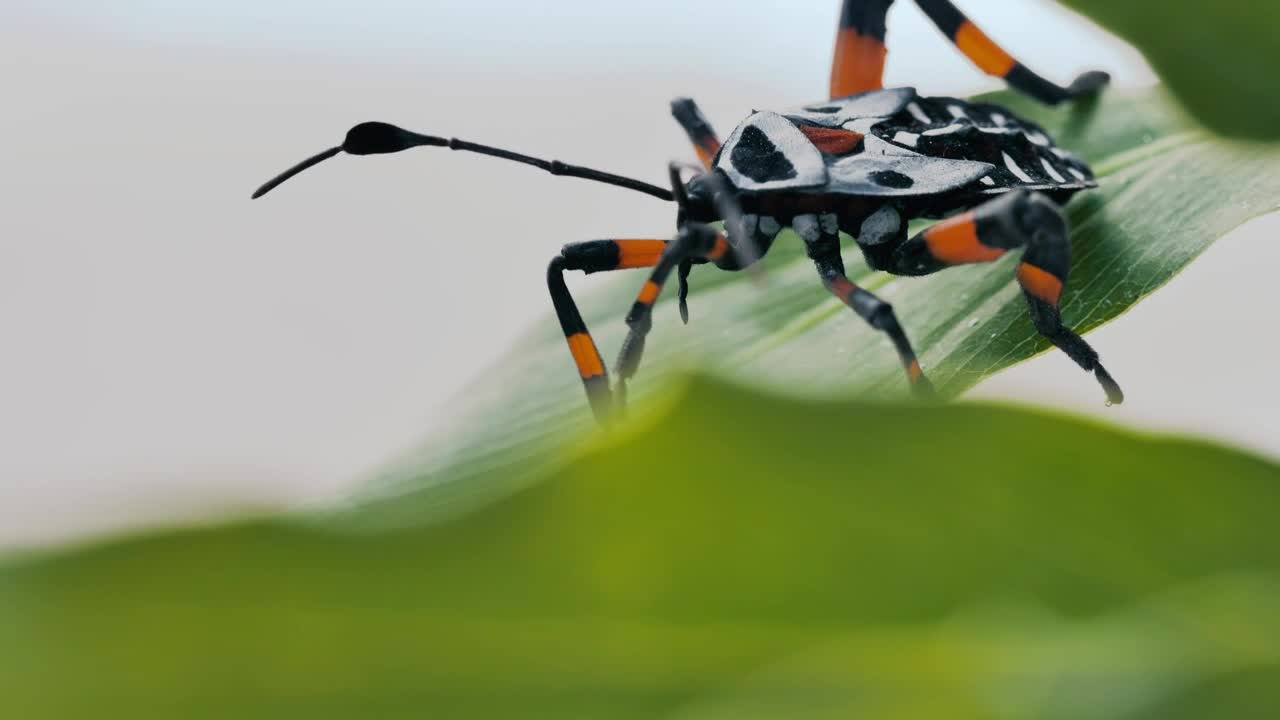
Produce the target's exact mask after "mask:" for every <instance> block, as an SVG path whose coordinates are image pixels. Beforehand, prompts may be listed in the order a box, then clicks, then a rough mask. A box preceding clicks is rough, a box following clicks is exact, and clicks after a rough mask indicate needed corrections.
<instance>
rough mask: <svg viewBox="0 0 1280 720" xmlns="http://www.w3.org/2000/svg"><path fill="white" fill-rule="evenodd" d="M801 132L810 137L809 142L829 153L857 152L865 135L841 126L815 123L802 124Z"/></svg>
mask: <svg viewBox="0 0 1280 720" xmlns="http://www.w3.org/2000/svg"><path fill="white" fill-rule="evenodd" d="M798 127H799V128H800V132H802V133H804V136H805V137H807V138H809V142H811V143H813V145H814V147H816V148H818V149H819V150H821V151H822V152H824V153H827V154H828V155H849V154H850V153H854V152H857V151H858V149H859V148H860V147H861V145H862V139H863V137H865V136H864V135H863V134H862V133H856V132H853V131H852V130H843V129H841V128H825V127H817V126H814V125H800V126H798Z"/></svg>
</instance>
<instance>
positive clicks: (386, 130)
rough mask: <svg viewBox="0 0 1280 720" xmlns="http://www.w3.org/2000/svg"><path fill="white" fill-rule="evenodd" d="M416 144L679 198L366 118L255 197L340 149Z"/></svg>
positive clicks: (365, 151)
mask: <svg viewBox="0 0 1280 720" xmlns="http://www.w3.org/2000/svg"><path fill="white" fill-rule="evenodd" d="M415 147H447V148H449V149H450V150H462V151H465V152H473V153H478V154H481V155H489V156H490V157H496V158H502V159H503V160H511V161H513V162H518V163H523V164H525V165H532V166H534V167H536V168H539V169H542V170H545V171H546V172H549V173H551V174H552V175H564V176H566V177H576V178H582V179H583V180H593V181H595V182H600V183H605V184H606V185H613V186H615V187H622V188H626V189H628V190H635V191H637V192H642V193H645V194H646V195H652V196H653V197H656V198H658V199H659V200H666V201H668V202H670V201H671V200H674V199H675V196H674V195H672V193H671V191H670V190H668V189H666V188H663V187H659V186H657V185H650V184H649V183H647V182H643V181H641V180H635V179H633V178H629V177H624V176H622V175H615V174H613V173H607V172H604V171H602V170H594V169H592V168H588V167H582V166H579V165H569V164H567V163H562V162H560V161H559V160H543V159H541V158H536V157H532V156H530V155H522V154H520V153H517V152H512V151H510V150H503V149H502V148H496V147H490V146H488V145H481V144H479V143H473V142H469V141H466V140H459V139H458V138H443V137H436V136H434V135H422V134H420V133H416V132H412V131H410V130H405V129H403V128H399V127H396V126H395V125H390V124H388V123H384V122H366V123H361V124H359V125H356V126H355V127H353V128H351V129H350V130H349V131H347V137H346V139H345V140H343V142H342V144H341V145H339V146H337V147H333V148H329V149H328V150H325V151H324V152H322V153H319V154H317V155H313V156H311V157H309V158H307V159H306V160H303V161H302V162H300V163H298V164H297V165H294V166H293V167H291V168H289V169H288V170H285V171H284V172H282V173H280V174H279V175H277V176H275V177H274V178H271V179H270V180H268V181H267V182H266V183H264V184H263V185H262V187H260V188H258V189H257V191H255V192H254V193H253V198H254V199H255V200H256V199H258V198H260V197H262V196H263V195H266V194H267V193H269V192H271V191H272V190H274V189H276V188H277V187H278V186H279V185H280V184H281V183H283V182H284V181H286V180H288V179H289V178H291V177H293V176H294V175H297V174H298V173H300V172H302V171H303V170H306V169H307V168H310V167H312V166H315V165H318V164H319V163H321V162H324V161H325V160H328V159H329V158H331V157H333V156H335V155H337V154H339V153H343V152H345V153H347V154H348V155H383V154H387V153H396V152H400V151H402V150H408V149H410V148H415Z"/></svg>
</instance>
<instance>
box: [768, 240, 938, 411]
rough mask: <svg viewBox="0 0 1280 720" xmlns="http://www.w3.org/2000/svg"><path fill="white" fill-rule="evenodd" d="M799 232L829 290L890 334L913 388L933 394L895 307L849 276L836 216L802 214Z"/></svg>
mask: <svg viewBox="0 0 1280 720" xmlns="http://www.w3.org/2000/svg"><path fill="white" fill-rule="evenodd" d="M791 226H792V228H794V229H795V231H796V234H797V235H799V236H800V237H801V239H803V240H804V244H805V251H806V252H807V253H808V255H809V259H811V260H813V264H814V266H815V267H816V268H817V270H818V275H819V276H820V277H821V278H822V284H823V286H824V287H826V289H827V292H829V293H831V294H832V295H834V296H836V297H837V298H839V299H840V302H843V303H844V304H845V305H848V306H849V309H850V310H853V311H854V312H855V313H857V315H858V317H860V318H862V319H863V320H866V321H867V323H868V324H870V325H871V327H873V328H875V329H876V330H879V331H880V332H883V333H884V334H885V335H887V336H889V340H890V341H891V342H892V343H893V347H894V349H895V350H897V351H898V358H899V359H900V360H901V361H902V368H903V370H905V371H906V373H907V382H909V383H910V384H911V389H912V390H914V391H915V392H916V394H918V395H919V396H921V397H925V398H931V397H933V385H932V384H931V383H930V382H929V379H928V378H926V377H925V376H924V372H923V371H922V370H921V369H920V360H919V359H918V358H917V357H916V351H915V350H914V349H913V348H912V347H911V341H910V340H908V339H907V334H906V332H904V331H903V329H902V326H901V325H900V324H899V323H898V317H897V315H895V314H894V312H893V306H891V305H889V303H887V302H885V301H883V300H881V299H880V298H878V297H876V296H875V295H873V294H872V293H871V292H870V291H868V290H865V289H863V288H861V287H858V286H857V285H855V284H854V283H853V281H852V280H850V279H849V277H848V276H847V275H845V270H844V258H842V257H841V256H840V232H839V229H838V227H837V224H836V217H835V216H834V215H827V216H817V215H801V216H798V217H796V218H795V219H794V220H792V222H791Z"/></svg>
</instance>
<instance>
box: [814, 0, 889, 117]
mask: <svg viewBox="0 0 1280 720" xmlns="http://www.w3.org/2000/svg"><path fill="white" fill-rule="evenodd" d="M890 5H893V0H844V5H843V6H842V7H841V9H840V29H839V30H838V31H837V32H836V48H835V54H834V57H833V58H832V60H831V94H830V97H831V98H832V99H836V98H842V97H848V96H849V95H856V94H858V93H861V92H867V91H868V90H879V89H880V88H882V87H884V61H885V58H886V57H887V56H888V53H889V51H888V50H887V49H886V47H885V17H886V16H887V15H888V14H889V6H890Z"/></svg>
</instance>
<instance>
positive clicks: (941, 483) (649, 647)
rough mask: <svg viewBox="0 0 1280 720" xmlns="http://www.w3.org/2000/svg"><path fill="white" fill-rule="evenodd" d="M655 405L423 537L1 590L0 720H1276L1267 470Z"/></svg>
mask: <svg viewBox="0 0 1280 720" xmlns="http://www.w3.org/2000/svg"><path fill="white" fill-rule="evenodd" d="M649 408H650V409H649V410H648V411H646V413H645V414H644V416H643V417H640V418H636V419H635V421H634V422H632V423H631V424H630V425H628V426H627V427H626V428H623V429H622V431H621V432H617V433H614V434H612V435H610V436H605V437H602V438H599V439H597V440H596V441H594V442H593V443H592V444H590V445H589V446H588V447H587V448H585V450H582V451H581V452H576V453H575V454H574V455H572V456H571V457H566V463H565V465H564V466H563V467H562V468H561V469H560V470H559V471H557V472H556V473H554V475H553V476H551V477H549V478H547V479H546V481H545V482H541V483H539V484H537V485H535V486H532V487H529V488H526V489H525V490H523V491H521V492H518V493H515V494H513V495H511V496H510V497H507V498H505V499H503V500H500V501H498V502H495V503H493V504H490V505H488V506H486V507H484V508H482V509H479V510H477V511H475V512H473V513H470V514H468V515H466V516H464V517H460V518H454V519H453V520H450V521H445V522H441V523H438V524H435V525H431V526H426V527H418V528H415V529H412V530H405V531H397V532H386V533H368V534H360V533H356V534H342V533H335V532H333V531H332V530H331V529H330V530H326V529H321V528H316V527H306V526H299V525H297V524H287V523H271V522H261V523H254V524H246V525H240V526H236V527H225V528H217V529H205V530H188V531H181V532H170V533H163V534H157V535H152V536H148V537H140V538H135V539H130V540H124V541H119V542H115V543H111V544H109V545H105V546H100V547H93V548H87V549H82V550H74V551H68V552H60V553H54V554H50V555H46V556H43V557H38V558H29V559H27V560H25V561H23V562H21V563H18V564H13V565H10V566H9V567H7V568H5V569H0V648H3V651H2V652H0V717H5V718H24V719H26V718H31V719H43V718H81V717H94V718H112V717H120V718H129V719H130V720H138V719H145V718H165V719H166V720H167V719H168V718H179V717H180V718H240V719H243V720H253V719H255V718H264V719H266V718H270V719H271V720H280V719H281V718H292V717H298V718H308V719H309V720H317V719H320V718H351V717H360V718H423V717H449V718H464V717H521V718H529V717H532V718H592V719H595V718H651V717H652V718H657V717H664V718H670V717H677V718H686V719H690V720H692V719H704V718H735V719H738V718H765V717H769V718H828V717H829V718H837V717H840V718H845V717H875V718H889V717H892V718H915V717H920V718H937V717H947V718H992V719H993V720H994V719H996V718H999V719H1002V720H1019V719H1021V718H1050V719H1053V718H1064V719H1066V718H1088V719H1089V720H1097V719H1099V718H1102V719H1106V720H1123V719H1127V718H1134V719H1142V720H1146V719H1147V718H1157V717H1187V718H1190V717H1232V718H1238V719H1247V718H1270V717H1274V716H1275V715H1274V709H1275V708H1276V703H1277V702H1280V683H1276V682H1275V679H1276V677H1277V667H1280V622H1277V620H1276V618H1278V617H1280V543H1277V542H1275V531H1274V527H1275V518H1276V517H1277V514H1278V513H1280V468H1278V467H1277V466H1275V465H1272V464H1269V463H1267V462H1264V461H1261V460H1258V459H1254V458H1251V457H1247V456H1245V455H1242V454H1239V453H1236V452H1233V451H1228V450H1223V449H1219V448H1215V447H1212V446H1209V445H1205V444H1201V443H1195V442H1187V441H1182V440H1168V439H1156V438H1147V437H1138V436H1133V435H1128V434H1123V433H1119V432H1115V431H1112V430H1108V429H1104V428H1100V427H1097V426H1094V425H1091V424H1087V423H1083V422H1079V421H1071V420H1064V419H1059V418H1054V417H1050V416H1045V415H1042V414H1037V413H1031V412H1027V411H1021V410H1012V409H1002V408H992V407H977V406H964V405H959V406H951V407H942V408H936V409H935V408H918V407H895V406H888V405H886V406H880V405H871V404H863V403H851V402H841V403H825V402H810V401H803V400H798V399H794V398H783V397H769V396H764V395H760V394H758V393H757V392H756V391H754V390H748V389H745V388H741V387H735V386H731V385H725V384H722V383H721V382H719V381H710V380H706V379H695V380H694V381H692V382H691V383H683V382H682V383H680V384H678V385H677V386H675V389H673V390H671V391H669V392H668V393H667V394H665V395H664V396H663V398H662V400H661V402H658V403H655V404H651V405H649ZM747 419H749V420H750V422H744V420H747ZM797 427H803V428H804V429H805V430H804V432H796V428H797ZM1184 703H1185V706H1184V705H1183V704H1184ZM1192 710H1194V711H1195V712H1191V711H1192ZM1222 710H1227V711H1229V712H1226V713H1224V712H1222Z"/></svg>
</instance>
